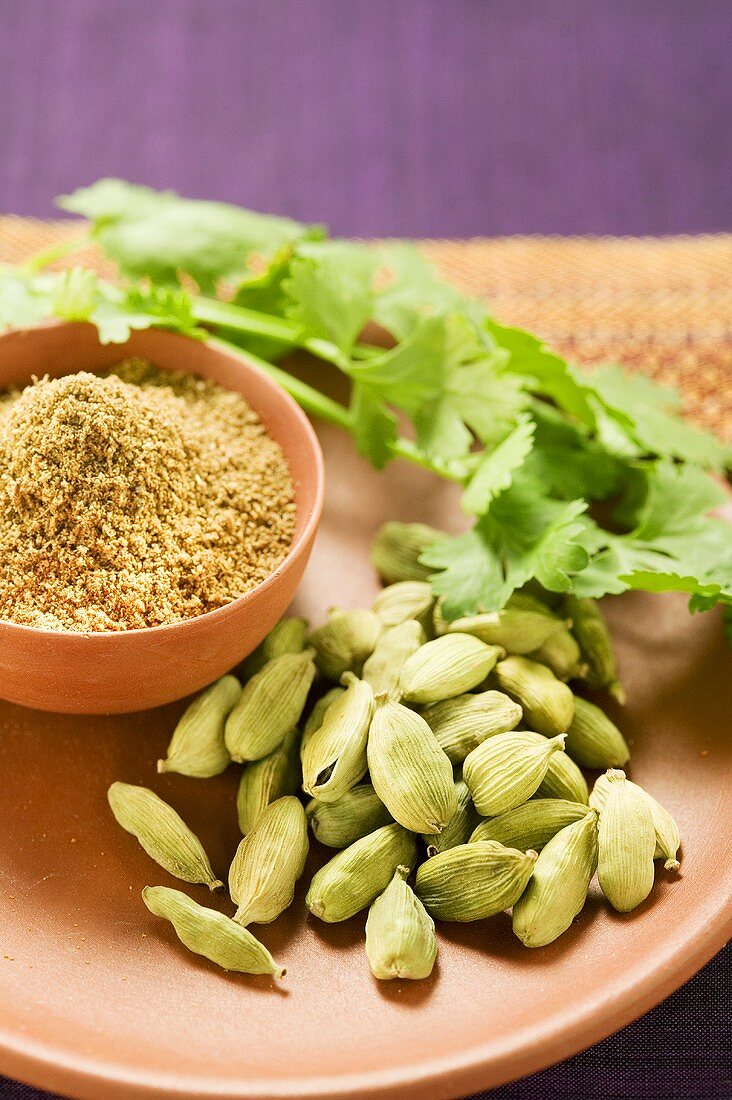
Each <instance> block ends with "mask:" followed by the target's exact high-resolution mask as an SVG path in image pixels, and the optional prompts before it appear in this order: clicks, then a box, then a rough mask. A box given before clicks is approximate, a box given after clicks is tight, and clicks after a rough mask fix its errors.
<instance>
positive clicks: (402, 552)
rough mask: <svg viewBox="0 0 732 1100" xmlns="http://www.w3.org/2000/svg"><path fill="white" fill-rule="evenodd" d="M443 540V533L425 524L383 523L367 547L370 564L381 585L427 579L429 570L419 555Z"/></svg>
mask: <svg viewBox="0 0 732 1100" xmlns="http://www.w3.org/2000/svg"><path fill="white" fill-rule="evenodd" d="M444 537H445V533H444V531H438V530H436V528H434V527H428V526H427V524H426V523H397V522H391V523H385V524H384V525H383V526H382V527H381V528H380V529H379V531H378V534H377V535H376V538H375V539H374V542H373V544H372V546H371V562H372V564H373V566H374V568H375V569H376V572H377V573H378V574H379V576H380V577H381V579H382V580H383V581H384V583H385V584H396V582H397V581H424V580H427V578H428V577H429V575H430V572H431V570H430V569H429V567H428V566H426V565H422V564H421V563H420V561H419V556H420V554H421V553H422V551H423V550H425V549H426V548H427V547H428V546H429V545H430V544H431V543H433V542H435V541H436V540H437V539H442V538H444Z"/></svg>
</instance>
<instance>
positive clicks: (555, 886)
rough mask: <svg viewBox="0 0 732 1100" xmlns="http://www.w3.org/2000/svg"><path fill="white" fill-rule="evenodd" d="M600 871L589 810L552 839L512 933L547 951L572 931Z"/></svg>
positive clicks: (520, 905)
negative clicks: (546, 946)
mask: <svg viewBox="0 0 732 1100" xmlns="http://www.w3.org/2000/svg"><path fill="white" fill-rule="evenodd" d="M586 809H587V808H586V807H585V810H586ZM596 867H597V813H596V812H595V810H590V811H589V812H585V815H584V817H582V818H580V820H579V821H575V822H573V824H571V825H566V826H565V827H564V828H563V829H560V831H559V832H558V833H556V835H555V836H553V837H552V838H551V840H549V841H548V843H547V844H546V846H545V847H544V848H543V850H542V851H541V852H540V853H539V858H538V859H537V861H536V863H535V864H534V873H533V875H532V876H531V878H530V880H529V883H528V885H527V887H526V889H525V890H524V892H523V894H522V895H521V897H520V898H519V900H518V901H517V902H516V904H515V905H514V907H513V918H512V919H513V930H514V932H515V933H516V935H517V936H518V938H519V939H520V940H521V942H522V943H523V944H525V945H526V947H544V946H545V945H546V944H548V943H553V942H554V940H556V939H557V938H558V937H559V936H561V935H562V933H563V932H566V931H567V929H568V928H569V926H570V925H571V923H572V921H573V920H574V918H575V917H576V916H577V915H578V914H579V913H580V912H581V911H582V908H583V906H584V904H585V901H586V900H587V891H588V889H589V886H590V881H591V879H592V876H593V875H594V873H595V869H596Z"/></svg>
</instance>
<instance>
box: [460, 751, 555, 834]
mask: <svg viewBox="0 0 732 1100" xmlns="http://www.w3.org/2000/svg"><path fill="white" fill-rule="evenodd" d="M563 747H564V735H563V734H559V735H558V736H557V737H551V738H547V737H544V738H542V739H541V740H539V738H538V735H536V734H535V735H533V736H531V735H529V736H527V734H526V733H524V732H520V731H517V730H513V731H512V732H510V733H497V734H496V735H495V736H494V737H489V738H488V740H487V741H484V742H483V743H482V744H481V745H478V747H477V749H473V751H472V752H471V753H470V755H469V756H467V757H466V759H465V763H464V764H463V778H464V779H465V782H466V783H467V784H468V787H469V788H470V793H471V795H472V798H473V802H474V803H475V808H476V810H477V811H478V813H479V814H481V815H482V816H483V817H495V816H497V815H498V814H503V813H506V811H507V810H512V809H514V807H515V806H520V805H521V804H522V803H523V802H526V801H527V800H528V799H529V798H531V796H532V794H534V792H535V791H536V790H537V788H538V786H539V784H540V783H541V781H542V779H543V778H544V776H545V775H546V773H547V768H548V767H549V760H550V758H551V756H552V754H553V753H556V752H561V751H562V749H563Z"/></svg>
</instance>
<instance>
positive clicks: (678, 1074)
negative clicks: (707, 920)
mask: <svg viewBox="0 0 732 1100" xmlns="http://www.w3.org/2000/svg"><path fill="white" fill-rule="evenodd" d="M610 965H611V964H610ZM731 976H732V949H730V948H727V950H726V951H723V952H721V954H719V955H718V956H717V958H716V959H714V960H713V961H712V962H711V963H709V964H708V965H707V966H706V967H705V968H704V970H702V971H701V972H700V973H699V974H697V976H696V977H695V978H692V980H691V981H690V982H688V983H687V984H686V985H685V986H684V987H683V989H680V990H678V992H677V993H674V994H673V995H672V996H671V997H669V998H668V1000H666V1001H664V1002H663V1004H660V1005H659V1006H658V1008H656V1009H654V1010H653V1012H649V1013H648V1015H647V1016H644V1017H643V1018H642V1019H640V1020H638V1021H637V1022H636V1023H634V1024H631V1025H630V1026H629V1027H626V1028H624V1029H623V1030H622V1031H620V1032H618V1034H617V1035H615V1036H613V1037H612V1038H611V1039H606V1040H605V1041H604V1042H602V1043H598V1044H597V1046H595V1047H592V1049H591V1050H587V1051H585V1052H584V1053H582V1054H578V1055H577V1056H576V1057H575V1058H570V1059H569V1060H568V1061H567V1062H563V1063H562V1064H561V1065H559V1066H554V1067H553V1068H552V1069H548V1070H544V1072H543V1073H536V1074H534V1076H533V1077H527V1078H525V1079H524V1080H523V1081H518V1082H516V1083H515V1084H512V1085H504V1086H503V1088H499V1089H494V1090H492V1091H491V1092H486V1093H482V1094H481V1096H480V1097H474V1098H473V1100H616V1098H618V1100H620V1098H622V1100H730V1097H732V1062H731V1059H730V1051H731V1050H732V1025H731V1023H730V977H731ZM540 1010H541V1006H537V1011H540ZM0 1100H52V1098H49V1097H48V1094H47V1093H40V1092H37V1091H36V1090H35V1089H31V1088H28V1087H27V1086H25V1085H18V1084H15V1083H14V1082H12V1081H5V1082H3V1080H2V1079H1V1078H0ZM99 1100H104V1097H102V1096H100V1097H99Z"/></svg>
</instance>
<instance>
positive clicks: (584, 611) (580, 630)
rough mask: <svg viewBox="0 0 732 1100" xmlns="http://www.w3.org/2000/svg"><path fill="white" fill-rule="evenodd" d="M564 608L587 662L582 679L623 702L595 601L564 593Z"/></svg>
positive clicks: (608, 636)
mask: <svg viewBox="0 0 732 1100" xmlns="http://www.w3.org/2000/svg"><path fill="white" fill-rule="evenodd" d="M564 608H565V610H566V613H567V615H568V616H569V617H570V619H571V620H572V633H573V634H574V636H575V638H576V639H577V641H578V642H579V646H580V650H581V652H582V658H583V660H584V661H585V663H586V664H587V672H586V674H585V676H584V677H583V679H584V680H585V682H586V683H587V684H589V686H590V687H596V688H607V690H608V691H609V692H610V694H611V695H612V696H613V697H614V698H615V699H617V701H618V702H619V703H621V704H622V703H624V702H625V691H624V689H623V685H622V684H621V683H620V681H619V680H618V670H617V666H616V664H615V653H614V651H613V645H612V642H611V640H610V632H609V631H608V628H607V624H606V623H605V619H604V617H603V614H602V612H601V611H600V608H599V606H598V604H597V601H596V600H591V599H579V598H578V597H577V596H567V597H565V600H564Z"/></svg>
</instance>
